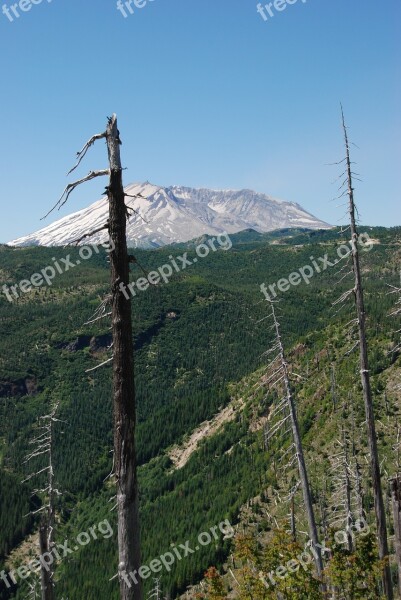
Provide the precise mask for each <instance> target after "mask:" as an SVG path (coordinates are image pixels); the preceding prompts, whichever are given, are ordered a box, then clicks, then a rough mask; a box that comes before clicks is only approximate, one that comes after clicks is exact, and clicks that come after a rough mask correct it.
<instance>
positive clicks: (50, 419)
mask: <svg viewBox="0 0 401 600" xmlns="http://www.w3.org/2000/svg"><path fill="white" fill-rule="evenodd" d="M57 409H58V404H55V405H54V406H53V408H52V410H51V412H50V413H49V414H48V415H44V416H43V417H41V421H43V422H44V423H45V424H44V425H43V426H41V427H40V428H39V429H40V431H41V432H42V433H40V434H39V435H38V436H37V437H36V438H35V439H33V440H32V441H31V444H35V447H34V449H33V451H32V452H31V453H30V454H29V455H28V456H27V457H26V459H25V463H28V462H29V461H31V460H32V459H34V458H37V457H39V456H43V455H47V456H48V464H47V465H46V467H44V468H42V469H39V470H38V471H37V472H35V473H31V475H29V476H28V477H27V478H26V479H25V480H24V483H25V482H27V481H29V480H31V479H33V478H36V477H38V476H40V475H42V474H43V473H45V472H46V471H47V476H48V477H47V485H46V486H45V487H44V488H42V489H35V490H34V493H35V494H44V495H45V497H46V499H47V501H48V503H47V504H44V505H43V506H41V507H40V508H39V509H38V510H37V511H35V513H32V514H36V513H43V515H42V518H41V522H40V526H39V546H40V554H41V555H43V554H45V553H46V555H47V554H49V555H51V554H52V552H53V549H54V545H55V535H54V534H55V531H54V530H55V523H56V497H57V496H58V495H60V492H59V491H58V490H57V489H56V488H55V486H54V468H53V450H54V437H55V434H54V424H55V423H56V422H57V421H58V419H56V416H55V415H56V412H57ZM53 558H54V557H53ZM40 584H41V598H42V600H55V597H56V593H55V588H54V563H53V562H52V563H50V564H46V565H44V564H42V565H41V569H40ZM31 591H32V593H33V594H35V586H33V587H31Z"/></svg>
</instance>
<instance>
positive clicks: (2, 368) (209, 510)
mask: <svg viewBox="0 0 401 600" xmlns="http://www.w3.org/2000/svg"><path fill="white" fill-rule="evenodd" d="M360 231H361V232H366V233H367V234H368V235H369V239H370V240H371V241H372V243H371V245H370V246H369V249H366V252H362V253H361V254H362V260H363V263H362V268H363V277H364V285H365V293H366V305H367V314H368V331H369V343H370V359H371V369H372V376H373V385H374V398H375V407H376V411H377V415H378V421H379V426H378V435H379V451H380V455H381V460H382V469H383V481H386V480H387V477H388V476H390V475H392V474H394V469H395V460H396V458H395V453H394V451H393V446H394V445H395V444H396V441H397V427H396V419H397V415H398V413H399V410H400V408H401V392H400V391H399V389H398V386H399V385H401V363H400V358H399V353H398V352H392V350H393V349H394V348H395V347H396V346H397V344H398V343H399V339H400V333H396V332H397V331H398V330H399V329H400V320H399V319H398V320H397V318H390V316H389V314H390V312H391V311H392V308H393V307H394V304H395V302H396V300H397V298H396V297H395V296H394V295H392V294H390V293H389V292H390V288H389V286H390V285H393V286H397V285H399V277H400V268H401V228H399V227H398V228H393V229H385V228H371V227H365V228H364V227H361V228H360ZM231 240H232V242H233V247H232V248H230V249H226V250H223V249H219V250H218V251H216V252H211V253H210V254H209V255H208V256H207V257H206V258H202V259H199V260H198V261H197V262H196V264H192V265H191V266H189V267H188V268H187V269H185V270H182V271H181V272H179V273H175V274H174V276H173V277H172V278H171V280H170V281H169V283H165V284H160V285H157V286H151V287H149V288H148V289H147V290H145V291H142V292H141V291H138V292H137V294H136V295H135V297H134V299H133V321H134V336H135V378H136V389H137V410H138V428H137V441H138V446H137V451H138V460H139V464H140V469H139V483H140V501H141V527H142V550H143V564H148V563H149V562H150V561H151V560H152V559H155V558H158V557H159V556H160V555H162V554H163V553H165V552H168V551H169V549H171V545H172V544H175V545H177V546H178V545H179V544H181V543H185V541H186V540H192V541H193V542H194V543H195V541H196V539H197V537H198V535H199V533H201V532H206V531H209V530H210V528H211V527H213V526H216V525H217V524H218V523H220V522H222V521H224V520H225V519H228V520H229V521H230V523H231V524H232V525H233V526H235V525H236V524H238V522H239V520H240V513H241V515H242V521H241V522H242V525H241V527H245V525H244V523H245V522H246V523H249V522H253V521H254V520H257V521H258V523H259V525H258V527H259V528H260V530H261V531H263V532H265V533H267V532H269V531H270V530H271V529H273V527H274V523H275V521H274V519H277V523H278V522H280V523H284V522H287V524H288V520H287V514H288V506H287V505H286V504H285V502H283V503H281V502H276V500H277V494H281V491H280V490H282V495H283V497H284V496H285V495H286V493H287V492H288V490H287V492H286V490H285V487H286V481H287V483H288V485H289V486H291V480H292V478H293V475H294V474H293V473H292V472H291V471H290V472H289V473H287V474H285V475H284V474H283V473H281V472H280V466H279V465H278V463H277V461H278V457H279V454H280V452H281V450H282V449H283V448H284V449H285V448H286V447H287V446H288V444H289V442H288V438H287V437H286V436H284V437H283V438H279V439H277V440H276V441H274V442H273V443H271V444H266V440H265V431H266V422H267V418H268V415H269V407H270V406H271V404H272V403H273V402H274V399H275V398H274V394H273V393H271V392H270V391H269V386H268V385H263V383H264V382H265V383H266V379H265V378H266V371H265V370H264V366H265V365H266V364H267V363H268V358H267V357H266V354H265V352H266V351H267V350H268V349H269V347H270V345H271V342H272V339H273V338H272V330H271V323H270V322H269V321H268V320H264V317H266V315H267V314H268V306H267V303H266V299H265V296H264V295H263V293H262V292H261V289H260V286H261V284H263V283H265V285H266V286H267V288H268V287H269V285H272V284H275V283H276V284H277V282H278V281H279V280H281V279H282V278H288V276H289V275H290V274H291V273H293V272H299V270H300V269H301V268H302V267H303V266H304V265H310V264H311V262H312V259H313V260H318V258H319V257H324V256H325V255H326V254H327V255H328V257H329V258H330V257H331V258H332V259H333V258H336V256H337V254H336V251H337V248H338V247H339V246H340V245H341V244H344V243H346V242H347V234H346V233H341V231H340V230H339V229H333V230H329V231H323V230H322V231H316V232H310V231H305V230H298V231H297V230H294V231H291V230H283V231H281V232H274V233H272V234H258V233H256V232H253V231H246V232H241V233H240V234H236V235H233V236H231ZM194 246H195V244H194V243H189V244H186V245H183V244H180V245H177V246H171V247H167V248H162V249H158V250H150V251H145V250H135V258H136V263H134V264H133V265H132V278H133V279H137V278H138V277H140V276H141V275H142V274H143V272H144V271H145V272H147V271H151V270H154V269H157V268H159V267H160V266H161V265H163V264H167V263H169V262H171V256H178V255H182V254H183V253H184V252H188V258H189V259H193V257H194V256H195V253H194ZM67 254H70V255H71V258H72V261H73V262H76V261H77V257H78V250H77V249H76V248H9V247H6V246H2V247H0V275H1V285H3V284H7V285H13V284H15V283H17V282H19V281H20V280H23V279H25V278H27V277H28V278H29V277H30V276H31V275H32V274H33V273H35V272H38V271H40V270H41V269H43V268H44V267H45V266H46V265H48V264H52V261H53V259H54V258H55V259H57V260H60V259H61V258H63V257H65V256H66V255H67ZM344 264H346V260H344V261H342V262H341V264H338V265H336V266H328V267H327V268H326V269H325V270H321V272H316V271H315V272H314V274H313V276H311V277H310V278H309V281H308V283H307V282H306V281H305V280H302V281H301V282H300V283H299V284H298V285H296V286H295V285H293V286H289V289H288V290H287V291H285V292H278V295H277V298H276V299H277V300H280V303H279V318H280V322H281V328H282V333H283V341H284V344H285V346H286V348H287V349H288V356H289V360H290V363H291V369H293V371H294V372H295V373H297V374H298V376H297V377H296V378H295V383H296V392H297V399H298V411H299V419H300V423H301V433H302V437H303V441H304V444H305V448H306V457H307V461H308V464H309V465H310V470H311V480H312V481H311V484H312V490H313V496H314V502H315V506H316V508H317V509H318V521H319V526H320V527H325V514H326V512H329V511H331V510H332V506H333V504H334V503H335V500H334V499H333V494H334V491H333V489H332V487H333V486H332V482H331V479H330V478H331V475H330V473H331V471H330V468H331V467H333V465H332V464H331V462H330V461H331V456H332V455H333V453H334V449H335V447H336V443H337V440H338V438H339V437H340V438H341V435H342V434H341V432H342V424H343V423H344V422H347V423H348V424H349V423H350V422H352V423H353V431H352V436H353V438H352V439H353V444H354V446H355V447H356V448H357V449H358V452H359V453H360V456H361V457H362V456H363V455H364V453H365V454H366V439H365V429H364V425H363V423H364V413H363V403H362V400H361V390H360V383H359V378H358V370H359V366H358V356H357V353H355V352H354V351H352V350H353V348H354V347H355V342H356V341H357V338H356V337H355V333H354V332H352V331H351V328H350V321H351V320H352V319H353V318H354V312H353V305H352V302H350V303H349V304H348V305H347V306H346V307H345V308H343V309H341V310H340V307H339V306H333V303H334V302H335V301H336V300H337V298H339V297H340V296H341V294H342V293H344V291H346V290H348V289H349V288H351V287H352V280H350V279H347V277H345V278H344V275H345V274H346V271H347V270H342V267H343V266H344ZM108 269H109V267H108V263H107V253H106V252H103V251H101V252H100V253H99V254H94V255H93V257H92V258H91V259H90V260H87V261H85V262H82V263H81V264H80V265H79V266H76V267H74V268H73V269H71V270H69V271H68V272H66V273H63V274H61V275H59V276H57V277H56V278H55V279H54V281H53V283H52V285H51V286H49V287H40V288H37V289H36V290H34V291H32V292H29V293H26V294H21V295H20V298H19V299H15V300H13V302H10V301H8V300H7V299H6V297H5V295H4V294H0V324H1V332H2V334H1V337H0V571H1V570H2V569H3V568H4V569H5V570H6V571H8V570H10V568H11V567H15V566H17V565H19V564H22V563H24V562H25V561H26V558H27V556H30V553H32V552H33V549H32V548H33V545H32V544H33V542H32V540H34V539H35V536H34V537H33V538H30V537H29V536H30V534H32V533H35V532H36V531H37V526H38V521H37V520H36V518H35V517H24V515H26V514H27V513H29V512H30V511H34V510H35V509H36V508H37V507H38V506H39V505H40V502H41V501H42V498H41V494H40V493H37V494H34V495H33V496H32V497H31V492H32V490H33V489H35V487H40V485H39V486H38V485H37V483H35V484H31V482H26V483H23V484H22V483H21V482H22V480H24V479H25V478H26V476H27V475H28V474H29V473H30V472H31V471H32V465H26V464H24V457H25V456H26V455H27V453H28V452H29V448H30V445H29V441H30V439H32V438H33V437H34V434H35V428H36V427H37V425H38V419H39V417H40V416H41V415H43V414H46V413H48V412H49V406H50V405H51V404H52V403H54V402H56V401H58V402H59V410H58V415H57V417H58V419H59V421H58V422H57V424H56V427H55V437H56V446H55V447H56V453H55V456H54V469H55V479H56V482H57V487H58V489H59V490H60V492H61V493H62V495H61V496H60V497H59V499H58V505H57V521H58V525H57V540H60V541H61V542H63V541H64V540H67V539H68V540H74V539H75V538H76V537H77V535H78V534H79V533H80V532H84V531H88V530H89V528H90V527H91V526H93V525H96V524H97V523H100V522H101V521H104V520H105V519H107V520H108V521H109V522H110V524H111V525H112V527H113V532H114V533H113V535H112V536H111V537H108V538H104V539H103V537H102V536H99V539H98V540H96V541H92V542H91V543H88V544H87V545H85V546H84V545H83V546H82V547H80V548H79V549H78V550H77V551H75V552H73V553H72V554H71V555H69V556H68V557H66V558H65V559H64V560H62V561H61V562H60V565H59V566H58V568H57V575H56V581H57V590H58V592H57V593H58V598H60V599H61V598H63V597H64V598H65V599H67V598H69V599H70V600H81V599H82V600H83V599H84V598H85V599H86V600H109V599H110V598H111V599H117V598H118V597H119V594H118V586H117V584H116V580H115V579H113V577H114V576H115V574H116V573H117V555H116V542H115V537H116V531H117V530H116V523H115V513H114V512H113V510H112V508H113V496H114V493H115V492H114V490H113V486H112V485H111V483H110V480H109V479H107V476H108V474H109V473H110V471H111V469H112V456H111V453H110V450H111V449H112V447H113V439H112V402H111V371H110V368H109V367H107V366H105V367H104V368H101V369H98V370H94V371H89V372H88V370H90V369H92V368H93V367H95V366H96V365H97V364H100V363H101V362H103V361H105V360H106V359H107V358H108V357H109V356H110V352H109V350H108V347H109V345H110V343H111V334H110V330H109V324H108V322H107V320H104V321H97V322H94V323H91V324H88V325H85V323H87V322H88V321H89V320H91V316H92V315H93V313H94V312H95V311H96V309H97V307H98V306H99V304H100V302H101V301H102V299H103V297H104V296H105V294H106V293H107V291H108V280H109V270H108ZM0 287H1V286H0ZM275 289H276V291H277V285H276V288H275ZM230 403H232V405H233V407H234V409H233V410H234V414H233V415H232V417H231V418H230V419H227V422H224V419H223V421H222V423H221V425H220V426H219V427H218V428H217V430H216V431H214V432H213V435H207V434H206V435H205V436H204V437H203V436H202V439H201V440H200V441H199V443H198V444H197V445H196V447H195V450H194V452H192V453H191V452H190V453H189V456H188V460H187V461H186V462H185V465H184V466H183V467H182V468H179V469H177V468H175V466H174V462H173V460H172V456H173V454H172V452H171V449H172V447H175V446H178V447H180V446H181V445H182V444H183V443H184V442H185V440H186V439H188V437H189V436H190V434H191V433H192V432H193V431H194V430H195V429H196V428H197V427H198V426H199V425H200V424H202V423H203V422H205V421H206V420H211V419H212V418H213V417H214V416H216V415H217V414H219V413H221V411H223V409H224V408H225V407H227V406H228V405H229V404H230ZM351 412H352V415H351ZM351 416H352V418H351ZM347 427H348V425H347ZM350 435H351V434H350ZM362 463H363V464H362ZM36 465H37V467H38V468H39V467H40V465H41V463H40V457H39V458H38V459H37V463H36ZM361 471H362V474H363V488H364V494H363V502H364V509H365V510H366V513H367V515H369V520H371V515H372V495H371V490H370V485H369V473H368V470H367V465H366V462H365V461H364V460H362V459H361ZM296 502H297V509H296V512H297V515H298V521H299V522H298V527H299V528H300V529H301V530H302V529H303V530H304V528H305V525H304V517H303V509H302V503H301V501H300V498H299V497H298V495H297V500H296ZM387 509H388V511H389V505H387ZM244 511H245V517H244ZM253 513H254V514H253ZM286 520H287V521H286ZM372 522H373V521H372ZM340 528H341V527H340ZM237 531H238V529H237ZM35 534H36V533H35ZM223 537H224V536H223V535H222V536H220V538H219V539H216V540H214V541H213V543H210V544H208V545H205V546H202V547H201V548H200V549H199V551H196V552H194V553H191V554H190V555H189V556H187V557H186V558H185V559H182V560H181V561H177V562H176V563H175V564H174V565H173V566H172V568H171V570H170V571H167V570H163V571H162V572H161V573H160V577H161V580H160V584H161V587H162V589H163V591H164V594H169V596H168V597H170V598H176V597H177V596H178V595H179V594H181V593H183V592H184V591H185V590H186V588H187V586H189V585H191V584H196V583H198V582H199V581H200V580H201V579H202V578H203V574H204V573H205V571H206V570H207V569H208V568H209V567H211V566H215V567H217V568H222V567H223V565H224V564H226V566H227V559H228V557H229V556H230V555H231V553H232V552H234V546H233V543H232V540H231V538H230V537H229V536H225V539H223ZM27 539H28V540H30V541H29V543H28V542H27V541H26V540H27ZM24 540H25V542H24ZM237 542H238V540H237ZM21 544H22V545H21ZM16 549H17V551H16ZM10 556H11V558H10ZM230 560H231V559H230ZM230 564H231V563H230ZM393 569H394V566H393ZM238 577H240V575H239V576H238ZM28 581H29V579H28ZM144 583H145V589H146V590H147V591H148V590H149V589H150V588H151V587H153V585H154V582H153V579H152V578H149V579H147V580H146V581H145V582H144ZM224 585H225V586H226V585H228V583H227V582H226V581H225V580H224ZM1 586H2V587H1V588H0V589H1V591H0V598H1V599H2V600H6V599H7V600H8V599H9V598H17V599H21V598H25V597H26V595H27V583H26V582H25V583H24V582H21V585H18V586H17V587H16V586H13V587H12V588H11V589H9V590H7V589H6V588H5V586H3V585H2V584H1ZM228 593H234V592H232V590H231V591H230V592H228V591H227V594H228ZM193 594H195V592H193ZM193 597H195V596H193ZM209 597H210V598H212V597H216V598H217V597H218V596H212V595H210V596H209ZM222 597H228V596H222ZM233 597H234V596H233ZM243 597H244V598H245V596H243ZM249 597H250V596H249ZM256 597H257V596H256V595H255V598H256ZM260 597H262V596H260ZM310 597H311V598H312V596H310ZM356 597H357V596H356ZM372 597H373V596H372Z"/></svg>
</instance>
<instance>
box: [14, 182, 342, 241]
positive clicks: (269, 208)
mask: <svg viewBox="0 0 401 600" xmlns="http://www.w3.org/2000/svg"><path fill="white" fill-rule="evenodd" d="M125 192H126V194H127V201H126V203H127V206H128V210H129V212H130V216H129V221H128V224H127V241H128V245H129V246H130V247H140V248H157V247H161V246H165V245H168V244H172V243H180V242H186V241H189V240H191V239H195V238H197V237H200V236H202V235H205V234H209V235H218V234H220V233H223V232H227V233H237V232H239V231H243V230H246V229H254V230H255V231H258V232H261V233H267V232H269V231H274V230H276V229H281V228H286V227H296V228H302V227H305V228H308V229H330V228H331V225H329V224H328V223H325V222H324V221H321V220H320V219H318V218H316V217H315V216H313V215H312V214H310V213H309V212H307V211H306V210H304V209H303V208H302V207H301V206H300V205H299V204H297V203H295V202H287V201H284V200H278V199H276V198H272V197H271V196H268V195H267V194H262V193H258V192H255V191H253V190H249V189H244V190H213V189H207V188H190V187H185V186H170V187H161V186H156V185H153V184H151V183H148V182H145V183H133V184H130V185H128V186H127V187H126V188H125ZM107 215H108V207H107V198H105V197H103V198H101V199H100V200H97V201H96V202H94V203H93V204H91V205H89V206H88V207H87V208H85V209H82V210H80V211H77V212H74V213H71V214H70V215H67V216H65V217H62V218H61V219H58V220H57V221H55V222H54V223H52V224H50V225H48V226H46V227H44V228H43V229H40V230H38V231H36V232H33V233H32V234H29V235H27V236H23V237H19V238H16V239H14V240H11V241H10V242H9V243H8V245H10V246H61V245H68V244H72V243H74V242H76V240H78V239H80V238H83V239H81V241H80V244H82V245H84V244H88V243H93V244H95V243H97V244H100V243H103V242H105V241H106V240H107V233H106V231H105V230H101V231H97V232H95V230H97V229H99V228H101V227H102V225H104V224H105V223H106V221H107ZM91 232H95V233H94V234H93V235H87V234H88V233H89V234H90V233H91ZM83 236H85V237H83Z"/></svg>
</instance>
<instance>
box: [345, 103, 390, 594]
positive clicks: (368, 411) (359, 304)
mask: <svg viewBox="0 0 401 600" xmlns="http://www.w3.org/2000/svg"><path fill="white" fill-rule="evenodd" d="M341 114H342V127H343V132H344V142H345V150H346V156H345V164H346V170H345V175H346V179H345V182H344V183H345V185H346V187H347V190H346V192H345V193H346V194H347V195H348V200H349V214H350V228H351V244H352V265H353V275H354V279H355V285H354V288H353V289H352V290H350V291H349V292H347V293H345V294H344V295H343V299H344V300H345V299H346V298H347V297H349V296H350V295H351V294H353V296H354V299H355V306H356V312H357V319H358V333H359V351H360V373H361V383H362V390H363V399H364V405H365V416H366V425H367V434H368V445H369V454H370V468H371V477H372V486H373V496H374V506H375V516H376V528H377V538H378V546H379V556H380V559H382V560H384V561H385V567H384V570H383V587H384V593H385V596H386V598H387V599H388V600H392V599H393V588H392V582H391V572H390V565H389V562H388V558H389V550H388V541H387V526H386V512H385V507H384V501H383V492H382V483H381V473H380V462H379V453H378V448H377V436H376V425H375V414H374V407H373V395H372V388H371V382H370V369H369V359H368V342H367V333H366V310H365V301H364V292H363V285H362V275H361V264H360V253H359V247H358V241H359V233H358V228H357V223H356V206H355V201H354V186H353V177H354V173H353V172H352V166H351V158H350V144H349V139H348V131H347V126H346V124H345V118H344V112H343V109H342V107H341Z"/></svg>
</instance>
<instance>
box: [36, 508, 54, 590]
mask: <svg viewBox="0 0 401 600" xmlns="http://www.w3.org/2000/svg"><path fill="white" fill-rule="evenodd" d="M48 532H49V523H48V522H47V521H46V518H45V519H44V520H43V521H42V523H41V525H40V528H39V546H40V555H41V556H44V555H45V556H47V553H48V552H50V551H51V548H50V545H49V535H48ZM40 588H41V591H42V600H54V598H55V596H54V587H53V573H52V571H51V569H50V565H46V567H43V566H42V568H41V570H40Z"/></svg>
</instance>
